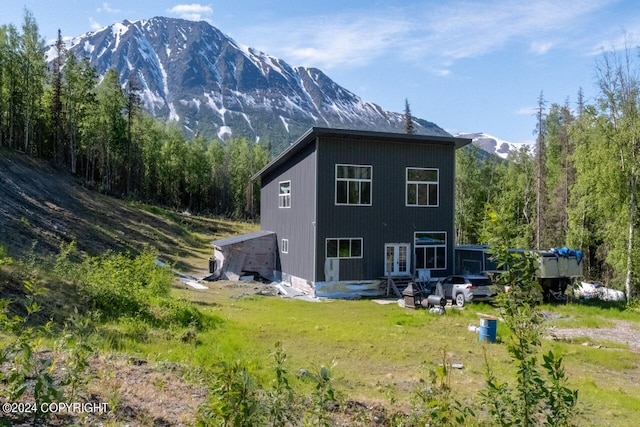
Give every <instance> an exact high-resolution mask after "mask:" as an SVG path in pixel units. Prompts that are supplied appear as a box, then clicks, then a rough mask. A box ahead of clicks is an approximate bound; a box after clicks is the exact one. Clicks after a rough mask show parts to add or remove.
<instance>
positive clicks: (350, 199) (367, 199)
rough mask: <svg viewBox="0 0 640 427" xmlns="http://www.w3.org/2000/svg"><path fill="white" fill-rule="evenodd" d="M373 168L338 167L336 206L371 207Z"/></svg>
mask: <svg viewBox="0 0 640 427" xmlns="http://www.w3.org/2000/svg"><path fill="white" fill-rule="evenodd" d="M372 172H373V167H372V166H357V165H336V205H360V206H371V175H372Z"/></svg>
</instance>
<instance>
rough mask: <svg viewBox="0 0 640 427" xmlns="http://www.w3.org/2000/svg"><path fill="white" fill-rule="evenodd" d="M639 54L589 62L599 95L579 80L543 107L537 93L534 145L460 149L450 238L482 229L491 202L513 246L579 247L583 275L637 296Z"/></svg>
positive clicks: (479, 235) (478, 237) (470, 238)
mask: <svg viewBox="0 0 640 427" xmlns="http://www.w3.org/2000/svg"><path fill="white" fill-rule="evenodd" d="M638 58H639V57H638V56H634V54H633V53H632V52H631V51H629V50H626V51H624V52H610V53H603V55H602V56H601V58H600V59H599V60H598V61H597V63H596V64H595V69H596V74H597V81H598V89H599V91H598V96H597V98H596V99H595V102H594V104H593V105H589V104H586V103H585V101H584V97H583V93H582V89H579V91H578V96H577V102H576V105H575V106H574V107H573V108H572V106H571V105H570V103H569V101H568V100H567V101H565V102H564V103H563V104H556V103H552V104H551V105H550V106H549V107H548V108H547V103H546V101H545V99H544V96H543V94H542V93H541V94H540V98H539V100H538V107H537V111H536V118H537V125H536V134H537V135H538V137H537V143H536V149H535V153H527V152H525V151H520V152H516V153H513V154H512V155H511V156H510V158H509V159H508V161H502V160H500V159H497V158H487V157H486V156H481V155H479V152H478V151H479V149H478V148H476V147H474V146H468V147H465V148H464V149H462V150H458V156H457V159H456V161H457V164H456V167H457V169H456V179H457V181H456V217H455V218H456V219H455V221H456V241H457V243H478V242H482V240H483V239H486V237H483V236H486V234H485V233H486V231H487V229H488V228H489V227H488V224H489V217H490V215H489V212H493V213H495V214H497V216H498V217H499V218H500V219H501V220H502V221H504V222H505V223H506V224H508V229H509V230H510V232H511V236H510V238H511V239H512V241H511V242H510V244H511V246H513V247H520V248H537V249H549V248H553V247H560V246H565V245H566V246H569V247H572V248H575V249H580V250H582V251H583V253H584V261H583V262H584V266H583V269H584V273H585V276H586V278H588V279H593V280H604V281H605V282H606V283H607V284H609V285H613V286H616V287H619V288H624V290H625V292H626V294H627V297H628V298H629V297H634V296H635V297H637V295H638V290H639V288H640V287H639V279H640V250H639V249H638V247H639V243H640V240H639V236H638V232H637V231H638V226H639V225H640V224H639V220H638V207H637V204H638V200H637V198H638V179H639V177H640V158H639V156H640V78H639V77H638V72H639V71H640V68H638V65H637V60H638Z"/></svg>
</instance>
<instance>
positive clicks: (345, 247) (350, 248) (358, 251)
mask: <svg viewBox="0 0 640 427" xmlns="http://www.w3.org/2000/svg"><path fill="white" fill-rule="evenodd" d="M327 258H362V238H349V239H327Z"/></svg>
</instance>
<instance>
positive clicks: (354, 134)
mask: <svg viewBox="0 0 640 427" xmlns="http://www.w3.org/2000/svg"><path fill="white" fill-rule="evenodd" d="M321 136H329V137H334V138H351V139H377V140H383V141H386V142H409V143H418V144H419V143H423V144H424V143H430V144H442V145H453V146H454V147H455V148H456V149H458V148H461V147H464V146H465V145H468V144H471V139H468V138H456V137H453V136H433V135H416V134H408V133H392V132H374V131H366V130H353V129H333V128H323V127H312V128H310V129H309V130H308V131H307V132H305V133H304V134H303V135H302V136H301V137H300V138H298V140H297V141H296V142H294V143H293V144H291V145H290V146H289V147H288V148H287V149H286V150H284V151H283V152H282V153H280V155H279V156H278V157H276V158H275V159H273V160H272V161H271V162H270V163H269V164H268V165H266V166H265V167H263V168H262V169H260V170H259V171H258V172H257V173H256V174H255V175H253V176H252V177H251V179H252V180H256V179H258V178H260V177H262V176H263V175H264V174H266V173H268V172H270V171H272V170H273V169H274V168H276V167H278V166H280V165H281V164H283V163H285V162H286V161H287V160H288V159H289V158H290V157H292V156H293V155H294V154H296V153H297V152H299V151H300V150H302V149H303V148H304V147H306V146H307V145H309V144H311V143H312V142H313V141H315V140H316V139H317V138H318V137H321Z"/></svg>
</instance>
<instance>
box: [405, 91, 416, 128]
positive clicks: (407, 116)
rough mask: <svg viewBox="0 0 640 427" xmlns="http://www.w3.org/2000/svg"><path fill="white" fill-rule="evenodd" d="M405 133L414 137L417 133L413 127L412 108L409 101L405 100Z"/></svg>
mask: <svg viewBox="0 0 640 427" xmlns="http://www.w3.org/2000/svg"><path fill="white" fill-rule="evenodd" d="M404 133H408V134H410V135H413V134H415V133H416V129H415V127H414V126H413V116H412V115H411V108H410V107H409V100H408V99H407V98H405V99H404Z"/></svg>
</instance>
